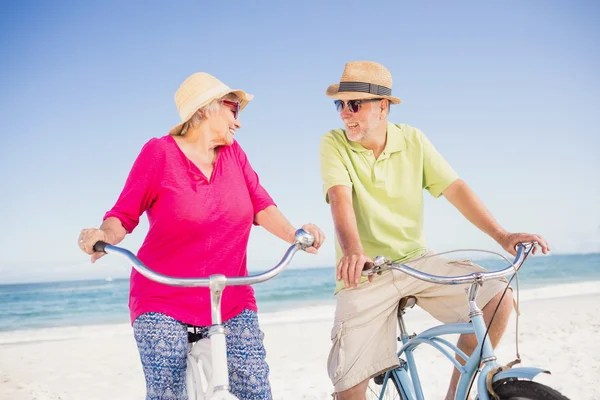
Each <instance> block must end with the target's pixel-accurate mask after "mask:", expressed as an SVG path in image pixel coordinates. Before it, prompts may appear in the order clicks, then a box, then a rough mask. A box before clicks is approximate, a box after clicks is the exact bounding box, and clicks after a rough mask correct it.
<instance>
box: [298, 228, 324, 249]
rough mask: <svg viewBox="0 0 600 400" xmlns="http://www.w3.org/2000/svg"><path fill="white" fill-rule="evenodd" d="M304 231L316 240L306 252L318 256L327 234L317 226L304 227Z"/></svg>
mask: <svg viewBox="0 0 600 400" xmlns="http://www.w3.org/2000/svg"><path fill="white" fill-rule="evenodd" d="M302 229H304V230H305V231H306V232H308V233H310V234H311V235H313V237H314V238H315V241H314V242H313V245H312V246H311V247H308V248H307V249H306V251H307V252H308V253H311V254H317V253H318V249H319V247H321V245H322V244H323V242H324V241H325V233H323V231H322V230H321V228H319V227H318V226H316V225H315V224H305V225H302Z"/></svg>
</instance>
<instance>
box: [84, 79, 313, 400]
mask: <svg viewBox="0 0 600 400" xmlns="http://www.w3.org/2000/svg"><path fill="white" fill-rule="evenodd" d="M251 99H252V95H250V94H247V93H245V92H244V91H242V90H232V89H230V88H229V87H227V86H226V85H225V84H223V83H222V82H220V81H219V80H218V79H216V78H215V77H213V76H211V75H209V74H206V73H196V74H194V75H192V76H190V77H189V78H188V79H186V80H185V81H184V82H183V84H182V85H181V87H180V88H179V89H178V90H177V92H176V93H175V103H176V105H177V108H178V111H179V114H180V116H181V119H182V121H183V122H182V123H181V124H179V125H177V126H176V127H174V128H173V129H172V130H171V131H170V132H169V135H166V136H164V137H161V138H154V139H151V140H150V141H149V142H147V143H146V144H145V145H144V147H143V148H142V150H141V152H140V154H139V156H138V157H137V159H136V161H135V163H134V165H133V168H132V169H131V172H130V174H129V177H128V179H127V181H126V183H125V187H124V188H123V191H122V193H121V195H120V196H119V198H118V200H117V202H116V204H115V205H114V207H113V208H112V209H111V210H110V211H108V212H107V213H106V215H105V216H104V222H103V223H102V225H101V226H100V228H99V229H94V228H92V229H83V230H82V231H81V233H80V236H79V247H80V248H81V249H82V250H83V251H84V252H86V253H87V254H90V255H91V256H92V262H94V261H96V260H97V259H98V258H100V257H102V255H103V254H100V253H97V252H94V250H93V245H94V244H95V243H96V242H97V241H99V240H102V241H105V242H108V243H110V244H113V245H114V244H117V243H119V242H120V241H121V240H123V238H124V237H125V235H126V234H127V233H131V232H132V231H133V230H134V229H135V227H136V226H137V225H138V222H139V218H140V216H141V215H142V214H143V213H144V212H146V213H147V215H148V219H149V221H150V229H149V231H148V234H147V235H146V238H145V240H144V242H143V244H142V246H141V248H140V249H139V252H138V257H139V258H140V259H141V260H142V261H143V262H144V263H145V264H146V265H148V266H149V267H150V268H152V269H154V270H156V271H158V272H161V273H164V274H166V275H172V276H177V277H202V276H209V275H211V274H217V273H219V274H224V275H226V276H243V275H247V274H248V270H247V266H246V248H247V245H248V237H249V235H250V229H251V227H252V224H255V225H261V226H263V227H264V228H265V229H267V230H268V231H269V232H271V233H272V234H273V235H275V236H277V237H279V238H281V239H283V240H285V241H286V242H289V243H292V242H293V240H294V233H295V231H296V229H295V228H294V226H292V224H290V223H289V222H288V221H287V219H286V218H285V217H284V216H283V214H282V213H281V212H280V211H279V209H278V208H277V207H276V206H275V204H274V202H273V200H272V199H271V197H270V196H269V194H268V193H267V191H266V190H265V189H264V188H263V187H262V186H261V185H260V183H259V179H258V176H257V174H256V172H254V170H253V169H252V167H251V166H250V163H249V162H248V159H247V157H246V154H245V153H244V151H243V150H242V149H241V147H240V146H239V144H238V143H237V142H235V141H234V140H233V136H234V134H235V132H236V130H237V129H239V128H240V127H241V124H240V122H239V120H238V116H239V113H240V111H241V110H242V109H243V108H244V107H245V106H246V105H247V104H248V102H249V101H250V100H251ZM302 228H303V229H305V230H306V231H308V232H310V233H311V234H313V235H314V237H315V242H314V245H313V247H312V248H309V249H308V250H309V251H310V252H312V253H316V251H317V249H318V248H319V246H320V245H321V243H322V242H323V240H324V238H325V236H324V234H323V232H322V231H321V230H320V229H319V228H318V227H316V226H315V225H313V224H307V225H304V226H303V227H302ZM130 282H131V287H130V298H129V308H130V312H131V322H132V324H133V331H134V336H135V339H136V341H137V345H138V349H139V353H140V358H141V361H142V366H143V370H144V374H145V377H146V388H147V397H146V398H147V399H164V398H169V399H179V398H185V396H186V395H185V369H186V348H187V326H188V325H193V326H196V327H201V330H202V329H203V330H204V332H207V331H208V326H209V325H210V324H211V319H210V295H209V290H208V289H207V288H181V287H171V286H166V285H163V284H160V283H156V282H152V281H150V280H148V279H147V278H145V277H143V276H142V275H140V274H139V273H138V272H136V271H135V270H132V272H131V278H130ZM256 312H257V307H256V300H255V298H254V292H253V290H252V288H251V287H250V286H233V287H229V288H227V290H226V291H225V293H224V296H223V301H222V314H223V320H224V321H225V329H226V341H227V357H228V367H229V379H230V384H231V392H232V393H233V394H234V395H236V396H238V397H239V398H240V399H250V398H252V399H270V398H271V388H270V384H269V381H268V375H269V367H268V365H267V364H266V361H265V349H264V347H263V333H262V332H261V330H260V329H259V326H258V320H257V315H256Z"/></svg>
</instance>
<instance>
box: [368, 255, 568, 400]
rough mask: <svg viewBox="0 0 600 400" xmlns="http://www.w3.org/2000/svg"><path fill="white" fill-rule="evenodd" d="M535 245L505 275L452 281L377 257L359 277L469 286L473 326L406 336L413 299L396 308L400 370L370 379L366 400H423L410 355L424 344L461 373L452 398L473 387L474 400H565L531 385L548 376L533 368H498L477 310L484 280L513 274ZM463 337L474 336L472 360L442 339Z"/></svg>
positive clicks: (443, 327) (461, 396)
mask: <svg viewBox="0 0 600 400" xmlns="http://www.w3.org/2000/svg"><path fill="white" fill-rule="evenodd" d="M535 245H536V244H535V243H526V244H520V245H518V247H517V255H516V257H515V260H514V261H513V262H512V263H510V261H509V263H510V264H511V265H510V266H509V267H507V268H505V269H502V270H499V271H494V272H477V273H472V274H469V275H463V276H451V277H443V276H437V275H430V274H426V273H423V272H420V271H418V270H416V269H413V268H411V267H409V266H407V265H404V264H399V263H396V262H391V261H390V260H389V259H386V258H384V257H382V256H378V257H375V259H374V260H373V266H372V268H370V269H366V270H365V271H363V275H372V274H380V273H383V272H384V271H387V270H390V269H395V270H398V271H402V272H404V273H406V274H408V275H410V276H412V277H414V278H417V279H421V280H424V281H427V282H432V283H436V284H441V285H458V284H470V285H471V286H470V289H469V294H468V302H469V310H470V313H469V317H470V318H471V321H470V322H468V323H457V324H445V325H440V326H436V327H433V328H430V329H427V330H426V331H424V332H422V333H420V334H418V335H409V334H408V333H407V331H406V326H405V324H404V319H403V315H404V313H405V312H406V310H407V309H408V308H412V307H413V306H414V305H415V304H416V298H415V297H412V296H410V297H404V298H402V299H401V300H400V303H399V306H398V327H399V330H400V337H399V338H398V340H399V341H401V342H402V346H401V348H400V350H399V351H398V357H399V359H400V366H399V367H397V368H395V369H393V370H390V371H387V372H385V373H383V374H381V375H378V376H376V377H374V378H373V379H372V380H371V381H370V382H369V387H368V393H367V398H368V399H402V400H423V399H424V397H423V390H422V388H421V381H420V379H419V374H418V372H417V368H416V363H415V355H414V354H413V353H414V351H415V349H416V348H417V347H418V346H419V345H421V344H427V345H430V346H432V347H433V348H435V349H437V350H438V351H440V352H441V353H442V354H443V355H444V356H445V357H446V358H448V360H450V362H452V363H453V364H454V366H455V367H456V368H457V369H458V370H459V371H460V373H461V376H460V380H459V382H458V386H457V390H456V396H455V399H457V400H458V399H460V400H462V399H467V398H468V397H467V396H469V393H470V392H471V389H472V386H473V385H475V386H476V388H477V393H478V395H477V396H478V397H477V399H479V400H489V399H494V400H499V399H500V400H568V399H567V398H566V397H564V396H563V395H561V394H560V393H559V392H557V391H556V390H554V389H552V388H550V387H548V386H545V385H542V384H539V383H537V382H533V381H532V379H533V378H534V377H535V376H536V375H538V374H540V373H549V372H548V371H547V370H544V369H540V368H532V367H517V368H512V365H514V364H516V363H518V361H517V362H513V363H510V364H508V365H506V366H501V365H500V364H498V363H497V361H496V356H495V354H494V349H493V348H492V345H491V343H490V340H489V338H488V337H487V336H488V332H487V329H486V326H485V322H484V320H483V313H482V311H481V310H480V309H479V307H477V305H476V304H475V298H476V297H477V291H478V289H479V287H480V286H482V285H483V284H484V282H485V281H486V280H490V279H499V278H502V277H505V276H508V275H511V274H513V273H517V272H518V270H519V268H521V265H522V264H523V262H524V261H525V259H526V258H527V256H528V255H529V253H530V251H531V250H532V249H533V247H534V246H535ZM494 254H497V253H494ZM501 257H503V256H501ZM503 258H504V257H503ZM505 260H506V258H505ZM506 261H508V260H506ZM465 333H466V334H472V333H474V334H475V335H476V337H477V341H478V343H479V344H478V346H477V348H476V349H475V351H474V352H473V354H472V355H471V357H468V356H467V355H466V354H464V353H463V352H462V351H461V350H459V349H458V347H456V346H455V345H454V344H453V343H450V342H449V341H448V340H446V339H443V338H441V336H443V335H453V334H465ZM455 354H458V355H459V356H460V357H461V358H462V359H463V360H466V363H465V365H464V366H463V365H461V364H460V363H459V362H458V361H457V360H456V359H455V358H454V355H455Z"/></svg>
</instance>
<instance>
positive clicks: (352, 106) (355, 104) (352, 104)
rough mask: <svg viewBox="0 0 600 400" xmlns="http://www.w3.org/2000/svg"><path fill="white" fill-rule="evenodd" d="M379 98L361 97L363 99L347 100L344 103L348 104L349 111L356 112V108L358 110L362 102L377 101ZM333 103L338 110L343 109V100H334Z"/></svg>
mask: <svg viewBox="0 0 600 400" xmlns="http://www.w3.org/2000/svg"><path fill="white" fill-rule="evenodd" d="M379 100H381V99H363V100H348V101H347V102H346V103H345V104H347V106H348V110H350V112H353V113H355V112H358V110H360V105H361V104H362V103H367V102H369V101H379ZM333 104H335V109H336V110H337V111H338V112H342V110H343V109H344V101H343V100H335V101H334V102H333Z"/></svg>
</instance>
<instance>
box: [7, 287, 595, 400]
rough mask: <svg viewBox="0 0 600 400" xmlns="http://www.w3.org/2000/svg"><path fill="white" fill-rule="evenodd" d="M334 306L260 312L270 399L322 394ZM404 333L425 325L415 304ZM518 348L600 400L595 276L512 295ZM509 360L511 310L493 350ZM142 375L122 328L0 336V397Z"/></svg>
mask: <svg viewBox="0 0 600 400" xmlns="http://www.w3.org/2000/svg"><path fill="white" fill-rule="evenodd" d="M333 312H334V307H333V306H330V305H327V306H319V305H315V306H309V307H305V308H302V309H298V310H288V311H282V312H276V313H261V314H260V317H259V318H260V322H261V326H262V329H263V331H264V332H265V346H266V348H267V353H268V355H267V357H268V362H269V365H270V367H271V384H272V387H273V398H274V399H323V400H325V399H327V400H330V399H331V392H332V387H331V383H330V381H329V378H328V376H327V369H326V362H327V355H328V352H329V344H330V338H329V334H330V329H331V321H332V317H333ZM406 323H407V327H408V329H409V330H410V331H417V332H418V331H421V330H423V329H424V328H427V327H429V326H431V325H432V324H433V323H435V321H434V320H433V319H431V317H429V316H428V315H427V314H426V313H424V312H423V311H422V310H420V309H418V308H415V309H412V310H410V311H409V312H408V313H407V316H406ZM519 323H520V338H519V349H520V354H521V358H522V359H523V365H524V366H538V367H542V368H546V369H549V370H551V372H552V375H550V376H541V377H540V378H539V379H537V380H538V381H539V382H542V383H546V384H548V385H550V386H552V387H554V388H555V389H557V390H559V391H560V392H562V393H563V394H564V395H566V396H567V397H569V398H570V399H573V400H575V399H577V400H580V399H589V400H592V399H596V400H600V339H599V338H600V282H587V283H577V284H566V285H560V286H551V287H545V288H539V289H529V290H524V291H522V292H521V318H520V319H519ZM416 354H417V357H418V360H417V362H418V365H419V368H420V371H421V372H420V373H421V377H422V379H423V381H424V387H425V395H426V398H428V399H430V398H431V399H441V398H443V396H444V394H445V390H446V385H447V382H448V379H449V376H450V372H451V366H450V364H449V363H448V362H447V361H444V359H443V357H442V356H441V355H439V354H436V353H435V351H434V350H433V349H431V348H426V349H419V350H417V352H416ZM497 355H498V358H499V362H500V363H502V364H505V363H508V362H510V361H512V360H513V359H514V358H515V316H514V315H513V317H512V320H511V324H510V326H509V329H508V330H507V333H506V335H505V337H504V338H503V340H502V342H501V343H500V345H499V347H498V349H497ZM144 393H145V387H144V378H143V374H142V370H141V366H140V362H139V359H138V353H137V348H136V344H135V341H134V339H133V335H132V332H131V327H130V326H129V325H127V324H118V325H101V326H82V327H63V328H45V329H39V330H27V331H12V332H2V333H0V399H11V400H21V399H37V400H45V399H52V400H55V399H61V400H74V399H77V400H78V399H89V400H96V399H97V400H101V399H102V400H106V399H114V400H118V399H143V398H144Z"/></svg>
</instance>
